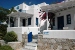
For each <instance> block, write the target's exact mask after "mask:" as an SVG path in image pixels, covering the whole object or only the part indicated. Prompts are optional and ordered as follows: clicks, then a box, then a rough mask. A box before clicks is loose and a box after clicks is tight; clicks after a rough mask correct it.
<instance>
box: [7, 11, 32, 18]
mask: <svg viewBox="0 0 75 50" xmlns="http://www.w3.org/2000/svg"><path fill="white" fill-rule="evenodd" d="M7 16H9V17H25V18H29V17H33V15H32V14H28V13H23V12H14V13H11V14H9V15H7Z"/></svg>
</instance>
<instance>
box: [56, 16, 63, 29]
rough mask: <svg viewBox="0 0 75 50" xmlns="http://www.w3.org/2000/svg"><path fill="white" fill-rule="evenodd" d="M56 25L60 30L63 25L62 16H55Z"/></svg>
mask: <svg viewBox="0 0 75 50" xmlns="http://www.w3.org/2000/svg"><path fill="white" fill-rule="evenodd" d="M57 27H58V30H62V29H63V27H64V16H60V17H58V18H57Z"/></svg>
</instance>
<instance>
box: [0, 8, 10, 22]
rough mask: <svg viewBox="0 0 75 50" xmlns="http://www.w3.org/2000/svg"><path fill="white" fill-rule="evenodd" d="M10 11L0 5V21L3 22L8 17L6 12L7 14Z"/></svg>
mask: <svg viewBox="0 0 75 50" xmlns="http://www.w3.org/2000/svg"><path fill="white" fill-rule="evenodd" d="M9 13H10V11H9V10H8V9H5V8H2V7H0V22H5V21H6V20H7V18H8V16H7V14H9Z"/></svg>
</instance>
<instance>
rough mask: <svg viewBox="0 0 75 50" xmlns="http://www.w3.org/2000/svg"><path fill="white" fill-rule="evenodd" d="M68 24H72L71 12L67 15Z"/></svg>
mask: <svg viewBox="0 0 75 50" xmlns="http://www.w3.org/2000/svg"><path fill="white" fill-rule="evenodd" d="M67 24H71V15H70V14H68V15H67Z"/></svg>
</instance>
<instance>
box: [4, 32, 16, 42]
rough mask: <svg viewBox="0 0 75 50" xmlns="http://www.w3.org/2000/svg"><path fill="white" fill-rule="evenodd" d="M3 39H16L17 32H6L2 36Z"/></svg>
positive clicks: (8, 40) (9, 40) (11, 40)
mask: <svg viewBox="0 0 75 50" xmlns="http://www.w3.org/2000/svg"><path fill="white" fill-rule="evenodd" d="M4 41H6V42H13V41H17V34H16V33H15V32H14V31H11V32H8V33H7V34H6V35H5V37H4Z"/></svg>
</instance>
